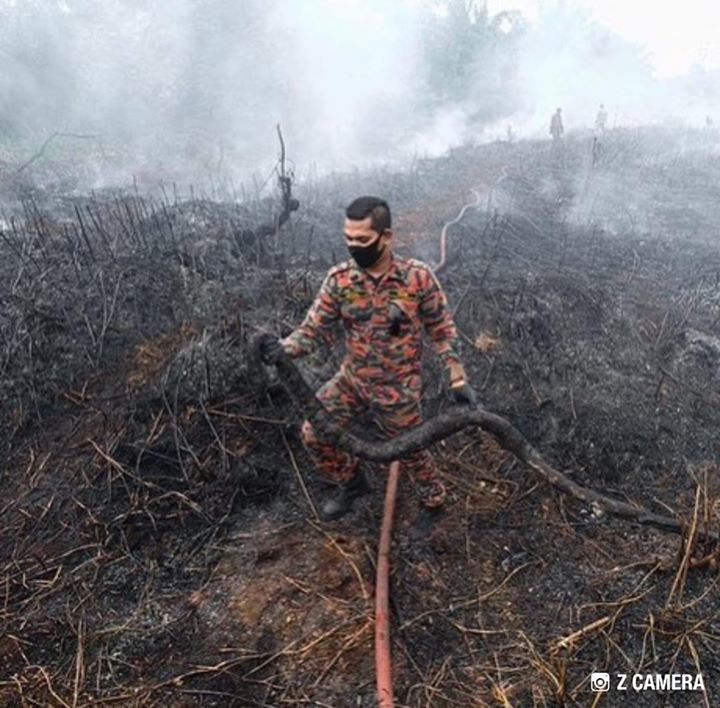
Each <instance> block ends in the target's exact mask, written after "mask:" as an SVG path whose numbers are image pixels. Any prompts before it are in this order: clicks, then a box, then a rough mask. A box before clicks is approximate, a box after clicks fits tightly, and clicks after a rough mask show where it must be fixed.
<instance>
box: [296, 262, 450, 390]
mask: <svg viewBox="0 0 720 708" xmlns="http://www.w3.org/2000/svg"><path fill="white" fill-rule="evenodd" d="M337 322H341V323H342V326H343V328H344V330H345V344H346V349H347V353H346V356H345V359H344V361H343V365H342V369H343V370H344V373H346V374H350V375H351V376H352V377H353V378H355V379H357V380H359V381H361V382H363V383H366V384H370V385H374V384H380V385H383V384H386V385H388V384H389V385H393V384H396V383H399V382H402V383H403V385H406V386H409V387H410V388H412V389H417V391H418V392H419V390H420V369H421V363H420V361H421V355H422V330H423V328H424V329H425V331H426V332H427V333H428V335H429V337H430V339H431V340H432V342H433V345H434V348H435V351H436V352H437V354H438V356H439V357H440V359H441V360H442V362H443V364H444V365H445V368H446V370H447V371H448V374H449V378H450V380H451V382H455V381H457V379H458V376H461V377H462V378H464V371H463V368H462V364H461V363H460V358H459V356H458V352H457V331H456V328H455V324H454V322H453V318H452V314H451V312H450V310H449V308H448V303H447V298H446V296H445V293H444V292H443V290H442V288H441V286H440V283H438V281H437V278H436V277H435V275H434V274H433V272H432V270H430V268H429V267H428V266H427V265H425V264H424V263H422V262H421V261H418V260H415V259H402V258H398V257H397V256H394V257H393V261H392V263H391V265H390V268H389V269H388V271H387V272H386V273H385V274H384V275H383V276H382V278H381V279H380V280H375V279H373V278H372V277H371V276H370V275H368V274H367V273H366V272H365V271H364V270H362V269H361V268H359V267H358V266H357V265H356V264H355V262H354V261H353V260H348V261H345V262H344V263H341V264H339V265H337V266H335V267H334V268H331V269H330V270H329V271H328V274H327V276H326V278H325V281H324V283H323V284H322V287H321V288H320V292H319V293H318V295H317V297H316V299H315V302H314V303H313V304H312V306H311V307H310V310H309V311H308V313H307V315H306V316H305V319H304V321H303V323H302V324H301V325H300V326H299V327H298V328H297V329H296V330H295V331H294V332H293V333H292V334H291V335H290V336H288V337H287V338H285V339H284V340H283V341H282V344H283V348H284V349H285V351H286V353H287V354H288V355H289V356H291V357H299V356H303V355H305V354H308V353H310V352H312V351H313V350H314V349H315V348H316V346H317V344H318V342H319V340H320V339H321V338H322V339H324V340H325V341H326V342H327V343H329V342H330V338H331V337H330V335H331V333H332V330H333V325H335V323H337ZM457 372H460V373H459V374H458V373H457Z"/></svg>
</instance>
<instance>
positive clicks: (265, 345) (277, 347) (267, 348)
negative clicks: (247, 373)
mask: <svg viewBox="0 0 720 708" xmlns="http://www.w3.org/2000/svg"><path fill="white" fill-rule="evenodd" d="M284 356H285V350H284V349H283V346H282V344H280V340H279V339H278V338H277V337H275V336H274V335H272V334H266V335H264V336H263V338H262V341H261V342H260V359H262V362H263V364H267V365H268V366H271V365H272V364H277V363H278V362H279V361H280V360H281V359H282V358H283V357H284Z"/></svg>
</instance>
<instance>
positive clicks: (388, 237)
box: [383, 229, 393, 242]
mask: <svg viewBox="0 0 720 708" xmlns="http://www.w3.org/2000/svg"><path fill="white" fill-rule="evenodd" d="M383 236H385V238H386V240H387V241H388V242H390V241H392V237H393V230H392V229H385V231H383Z"/></svg>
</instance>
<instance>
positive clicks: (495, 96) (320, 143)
mask: <svg viewBox="0 0 720 708" xmlns="http://www.w3.org/2000/svg"><path fill="white" fill-rule="evenodd" d="M0 13H1V14H2V26H1V28H0V61H1V62H2V64H3V71H2V74H0V95H1V96H2V103H1V104H0V133H1V139H0V145H1V146H2V150H3V157H4V158H5V159H6V160H7V161H16V162H17V161H20V162H22V161H23V160H25V159H27V158H28V157H29V156H30V155H32V154H33V152H34V151H35V150H37V148H38V146H40V145H41V144H42V143H43V141H44V140H46V139H47V138H48V136H49V135H52V134H53V133H54V132H60V133H72V134H74V135H81V136H83V137H82V138H78V137H71V138H66V139H64V140H62V141H60V140H58V141H57V142H56V143H55V144H54V145H53V151H50V153H49V155H48V156H49V157H52V156H54V155H63V154H68V155H77V154H84V155H87V156H90V157H92V160H91V162H92V163H93V164H94V165H95V169H94V173H93V174H92V175H91V177H90V181H91V182H92V184H90V185H89V186H98V185H101V184H104V183H112V182H123V181H124V180H127V179H129V178H130V177H131V176H132V175H140V176H141V177H142V176H146V177H148V178H150V177H151V176H153V175H157V176H159V177H163V176H166V177H167V176H170V177H173V176H176V175H178V174H186V175H191V176H194V177H195V178H198V179H202V178H204V177H208V176H211V175H213V174H220V173H226V174H229V175H232V176H235V177H237V178H239V179H245V178H247V177H248V176H249V175H251V174H257V173H260V174H261V173H263V171H266V170H267V169H268V168H269V167H271V166H272V164H273V163H274V161H275V159H276V152H277V145H276V138H275V133H274V130H275V124H276V123H280V124H281V125H282V127H283V131H284V133H285V136H286V139H287V142H288V146H289V148H290V152H291V157H292V158H293V159H294V161H295V165H296V167H297V169H298V170H302V169H309V168H310V167H311V166H312V167H314V168H317V169H319V170H321V171H326V170H329V169H335V168H340V169H343V168H347V167H349V166H362V165H366V164H369V163H372V162H377V161H388V160H403V159H407V158H409V157H411V156H413V155H416V154H421V155H424V154H429V155H432V154H438V153H441V152H443V151H445V150H447V149H448V148H449V147H452V146H455V145H458V144H462V143H465V142H479V141H486V140H493V139H497V138H504V137H505V136H506V134H507V129H508V126H512V130H513V131H514V134H515V135H518V136H520V137H538V136H542V137H545V136H546V135H547V124H548V121H549V116H550V113H551V112H552V111H553V110H554V109H555V108H556V107H557V106H563V109H564V114H565V116H566V128H570V129H572V128H573V127H589V126H591V125H592V122H593V120H594V116H595V112H596V110H597V106H598V104H599V103H601V102H602V103H605V104H606V105H607V107H608V109H609V112H610V122H611V124H613V123H616V124H628V123H630V124H639V123H648V122H654V121H661V120H667V119H670V118H674V119H680V120H692V121H700V120H703V119H704V117H705V115H706V114H708V113H712V112H714V111H717V109H718V92H717V89H716V88H715V86H716V85H717V81H716V80H715V79H716V78H717V77H716V76H715V74H714V73H713V72H710V71H705V70H704V69H701V68H699V67H695V68H694V69H693V71H692V72H691V74H689V75H686V76H682V77H678V78H675V79H658V78H656V77H655V76H654V74H653V70H652V68H651V66H650V65H649V64H648V61H647V59H646V52H645V50H644V49H643V48H641V47H639V46H635V45H633V44H631V43H629V42H628V41H627V40H625V39H622V38H620V37H619V36H618V35H617V34H614V33H613V32H612V31H611V30H609V29H607V28H604V27H602V26H600V25H598V24H597V23H596V22H595V21H593V20H592V18H591V16H590V14H589V12H586V11H582V10H578V9H576V8H572V7H570V6H567V5H565V4H563V3H559V4H555V3H548V4H545V5H544V6H543V8H542V9H541V11H540V12H539V14H537V16H535V17H533V18H531V19H528V18H526V17H523V16H522V15H521V14H520V13H518V12H499V13H495V14H491V13H489V12H488V11H487V10H486V9H485V7H484V6H483V5H482V4H481V3H477V4H473V3H468V2H462V1H460V0H449V1H448V2H430V0H425V1H422V0H416V1H414V2H413V1H412V0H405V1H404V2H397V3H393V4H392V5H391V6H390V8H388V3H384V2H380V0H370V1H366V2H360V1H359V0H347V1H346V2H344V3H338V2H332V1H331V0H310V1H308V2H302V3H300V2H297V3H282V2H279V1H278V0H265V1H264V2H260V1H259V0H245V1H244V2H242V3H233V2H229V0H173V1H172V2H171V1H170V0H160V1H158V2H149V0H108V1H107V2H103V3H98V2H93V1H91V0H60V1H58V2H56V1H53V0H25V1H22V0H4V2H1V3H0Z"/></svg>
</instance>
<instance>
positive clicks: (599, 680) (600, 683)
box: [590, 671, 610, 693]
mask: <svg viewBox="0 0 720 708" xmlns="http://www.w3.org/2000/svg"><path fill="white" fill-rule="evenodd" d="M590 690H591V691H595V693H601V692H602V693H604V692H605V691H609V690H610V674H606V673H604V672H602V671H595V672H593V673H592V674H590Z"/></svg>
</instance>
